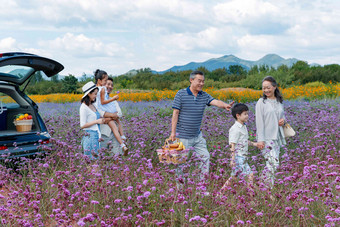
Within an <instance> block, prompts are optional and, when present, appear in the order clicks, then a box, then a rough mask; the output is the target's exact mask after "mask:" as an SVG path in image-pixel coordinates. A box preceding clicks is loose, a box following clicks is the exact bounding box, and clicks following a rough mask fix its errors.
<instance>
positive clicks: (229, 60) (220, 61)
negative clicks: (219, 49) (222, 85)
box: [153, 54, 299, 74]
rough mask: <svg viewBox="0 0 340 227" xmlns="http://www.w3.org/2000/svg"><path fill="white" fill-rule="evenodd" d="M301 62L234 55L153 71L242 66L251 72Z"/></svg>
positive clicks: (274, 55) (290, 59) (210, 69)
mask: <svg viewBox="0 0 340 227" xmlns="http://www.w3.org/2000/svg"><path fill="white" fill-rule="evenodd" d="M297 61H299V60H298V59H296V58H287V59H284V58H282V57H280V56H279V55H277V54H267V55H266V56H264V57H263V58H260V59H259V60H257V61H249V60H244V59H240V58H238V57H235V56H234V55H225V56H223V57H220V58H212V59H209V60H207V61H205V62H190V63H188V64H186V65H182V66H173V67H171V68H170V69H167V70H164V71H159V72H157V71H153V72H154V73H160V74H162V73H165V72H167V71H174V72H176V71H184V70H195V69H197V68H199V67H205V68H206V69H208V70H209V71H212V70H215V69H218V68H223V67H224V68H229V66H230V65H240V66H242V67H243V68H245V69H247V70H249V69H250V68H251V67H253V66H254V65H258V66H260V65H268V66H269V67H271V66H272V67H274V68H277V67H278V66H280V65H287V66H288V67H291V66H292V65H293V64H294V63H296V62H297Z"/></svg>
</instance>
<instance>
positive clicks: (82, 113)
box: [79, 103, 103, 137]
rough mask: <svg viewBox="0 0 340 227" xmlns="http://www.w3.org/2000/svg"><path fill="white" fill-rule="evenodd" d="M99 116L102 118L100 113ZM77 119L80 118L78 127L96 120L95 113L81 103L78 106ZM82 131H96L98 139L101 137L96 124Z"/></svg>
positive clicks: (100, 112)
mask: <svg viewBox="0 0 340 227" xmlns="http://www.w3.org/2000/svg"><path fill="white" fill-rule="evenodd" d="M99 114H100V116H101V117H102V116H103V112H102V111H99ZM79 118H80V127H82V126H83V125H85V124H86V123H88V122H91V121H95V120H97V115H96V113H95V112H93V110H91V109H90V107H88V106H87V105H86V104H85V103H82V104H81V105H80V109H79ZM84 130H94V131H97V132H98V134H99V137H101V134H100V130H99V127H98V124H94V125H92V126H90V127H88V128H84Z"/></svg>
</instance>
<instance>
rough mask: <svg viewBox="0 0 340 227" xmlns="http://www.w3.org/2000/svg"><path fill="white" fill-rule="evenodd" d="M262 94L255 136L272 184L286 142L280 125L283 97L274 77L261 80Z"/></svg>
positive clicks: (282, 114) (282, 118) (258, 104)
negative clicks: (282, 147)
mask: <svg viewBox="0 0 340 227" xmlns="http://www.w3.org/2000/svg"><path fill="white" fill-rule="evenodd" d="M262 91H263V96H262V98H260V99H259V100H258V101H257V103H256V111H255V115H256V137H257V141H258V147H259V148H260V149H261V152H262V155H263V156H264V158H265V159H266V168H267V170H266V178H267V179H268V180H269V181H270V182H269V183H270V184H271V187H272V186H273V185H274V178H275V177H274V175H275V171H276V169H277V167H278V166H279V155H280V147H281V146H282V145H285V144H286V140H285V138H284V134H283V128H282V126H283V125H284V124H285V116H284V108H283V104H282V102H283V97H282V95H281V93H280V91H279V89H278V87H277V83H276V81H275V79H274V78H273V77H271V76H267V77H265V78H264V79H263V80H262Z"/></svg>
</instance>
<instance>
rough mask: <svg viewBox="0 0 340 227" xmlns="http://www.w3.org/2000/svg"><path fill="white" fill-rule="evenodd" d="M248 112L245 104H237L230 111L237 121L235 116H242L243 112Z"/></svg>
mask: <svg viewBox="0 0 340 227" xmlns="http://www.w3.org/2000/svg"><path fill="white" fill-rule="evenodd" d="M248 110H249V108H248V106H247V105H246V104H243V103H237V104H235V105H234V106H233V108H232V109H231V114H232V115H233V117H234V118H235V119H236V120H237V117H236V114H242V113H243V112H245V111H248Z"/></svg>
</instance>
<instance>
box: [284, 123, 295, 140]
mask: <svg viewBox="0 0 340 227" xmlns="http://www.w3.org/2000/svg"><path fill="white" fill-rule="evenodd" d="M283 134H284V136H285V138H288V137H292V136H295V134H296V133H295V131H294V129H293V128H292V126H290V124H288V123H286V124H284V126H283Z"/></svg>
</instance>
